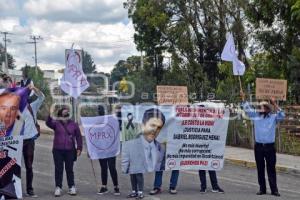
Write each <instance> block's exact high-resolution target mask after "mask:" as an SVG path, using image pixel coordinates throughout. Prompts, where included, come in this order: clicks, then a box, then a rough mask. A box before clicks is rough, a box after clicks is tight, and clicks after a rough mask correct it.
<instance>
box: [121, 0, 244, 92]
mask: <svg viewBox="0 0 300 200" xmlns="http://www.w3.org/2000/svg"><path fill="white" fill-rule="evenodd" d="M243 3H244V2H242V1H240V0H213V1H211V0H178V1H171V0H160V1H157V0H128V1H127V2H126V4H125V5H126V8H128V12H129V16H130V17H131V18H132V21H133V24H134V27H135V30H136V34H135V42H136V44H137V46H138V47H139V48H140V49H142V50H145V51H146V52H147V53H148V55H152V56H153V50H154V49H157V48H158V47H160V50H161V51H165V50H168V51H169V52H172V54H174V53H175V54H177V56H178V57H179V58H180V60H181V65H180V67H181V68H182V69H186V72H187V76H186V78H187V81H188V86H189V89H190V91H192V92H197V93H198V92H199V91H200V90H201V89H207V90H209V88H203V86H204V85H206V84H204V82H205V80H209V82H210V84H209V85H210V87H211V88H216V85H217V81H218V79H220V78H221V79H222V77H221V74H220V73H219V70H218V63H219V62H220V54H221V52H222V48H223V45H224V44H225V40H226V39H225V35H226V31H232V32H234V35H235V36H236V39H237V44H238V48H237V49H238V50H239V55H240V57H243V58H245V57H246V56H245V50H244V49H245V48H246V45H247V42H246V41H247V37H246V33H245V29H244V27H243V26H244V25H243V24H244V23H243V20H244V18H243V17H244V16H243V10H242V6H241V4H243ZM158 60H159V59H158ZM153 68H154V69H155V66H153Z"/></svg>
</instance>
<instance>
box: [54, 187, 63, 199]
mask: <svg viewBox="0 0 300 200" xmlns="http://www.w3.org/2000/svg"><path fill="white" fill-rule="evenodd" d="M61 193H62V190H61V188H60V187H56V188H55V192H54V196H55V197H60V196H61Z"/></svg>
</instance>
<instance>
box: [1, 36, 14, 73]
mask: <svg viewBox="0 0 300 200" xmlns="http://www.w3.org/2000/svg"><path fill="white" fill-rule="evenodd" d="M1 34H3V35H4V38H3V41H4V53H5V69H3V71H4V72H7V70H8V59H7V42H10V40H9V39H7V35H9V34H12V33H9V32H7V31H3V32H1Z"/></svg>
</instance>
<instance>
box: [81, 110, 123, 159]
mask: <svg viewBox="0 0 300 200" xmlns="http://www.w3.org/2000/svg"><path fill="white" fill-rule="evenodd" d="M81 122H82V125H83V128H84V135H85V138H86V143H87V147H88V152H89V155H90V157H91V159H93V160H96V159H103V158H110V157H114V156H116V155H118V154H119V152H120V130H119V121H118V119H117V118H116V117H114V116H112V115H105V116H98V117H81Z"/></svg>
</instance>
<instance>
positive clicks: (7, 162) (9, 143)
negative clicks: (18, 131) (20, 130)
mask: <svg viewBox="0 0 300 200" xmlns="http://www.w3.org/2000/svg"><path fill="white" fill-rule="evenodd" d="M22 147H23V137H22V136H7V137H0V198H2V196H4V198H5V199H9V198H12V199H22V184H21V160H22V149H23V148H22Z"/></svg>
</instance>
